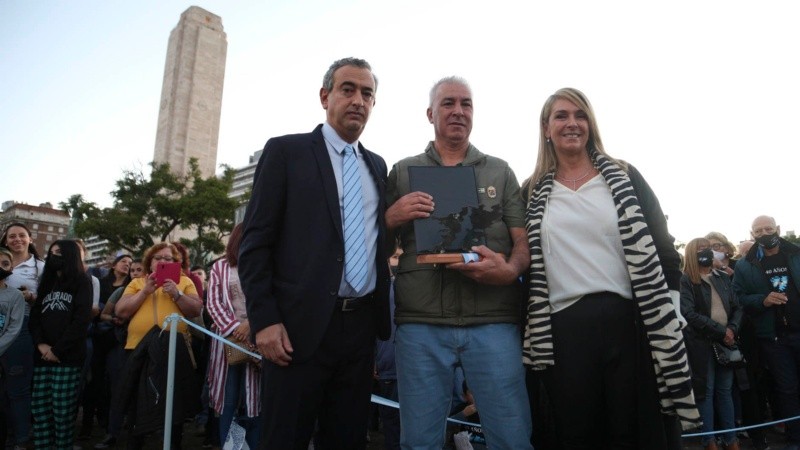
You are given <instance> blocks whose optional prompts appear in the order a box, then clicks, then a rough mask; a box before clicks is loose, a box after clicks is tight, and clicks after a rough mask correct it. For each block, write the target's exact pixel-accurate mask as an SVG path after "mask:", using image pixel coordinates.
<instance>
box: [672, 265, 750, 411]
mask: <svg viewBox="0 0 800 450" xmlns="http://www.w3.org/2000/svg"><path fill="white" fill-rule="evenodd" d="M711 284H713V285H714V289H715V290H716V291H717V293H718V294H719V296H720V298H721V299H722V306H723V308H724V309H725V312H726V313H727V315H728V323H727V325H722V324H720V323H717V322H716V321H714V320H713V319H711V317H710V316H711V285H710V284H708V283H707V282H705V281H703V280H701V282H700V284H699V285H698V284H694V283H692V280H691V279H689V276H688V275H685V274H684V275H683V276H682V277H681V314H683V317H684V318H686V321H687V322H688V323H689V325H688V326H687V327H686V329H685V330H684V336H685V338H686V351H687V353H688V357H689V367H690V368H691V369H692V388H693V389H694V395H695V397H696V398H697V399H702V398H705V391H706V378H707V374H708V361H709V358H710V357H711V354H712V352H713V350H712V349H711V343H712V342H722V340H723V339H724V338H725V333H726V330H727V329H728V328H730V329H731V330H732V331H733V333H734V335H736V336H738V334H739V327H740V325H741V323H742V313H743V310H742V307H741V305H740V304H739V300H738V299H737V297H736V294H735V293H734V292H733V286H732V284H731V279H730V277H729V276H728V275H727V274H726V273H724V272H721V271H718V270H712V271H711Z"/></svg>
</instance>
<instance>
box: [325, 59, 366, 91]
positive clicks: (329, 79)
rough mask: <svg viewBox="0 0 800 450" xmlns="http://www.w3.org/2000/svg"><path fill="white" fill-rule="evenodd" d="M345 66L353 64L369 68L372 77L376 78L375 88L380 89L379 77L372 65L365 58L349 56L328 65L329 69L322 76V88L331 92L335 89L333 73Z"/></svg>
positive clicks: (361, 67)
mask: <svg viewBox="0 0 800 450" xmlns="http://www.w3.org/2000/svg"><path fill="white" fill-rule="evenodd" d="M344 66H353V67H358V68H359V69H367V70H369V72H370V73H371V74H372V79H373V80H375V90H376V91H377V90H378V77H376V76H375V74H374V73H372V66H370V65H369V63H368V62H367V61H365V60H363V59H358V58H353V57H348V58H342V59H339V60H336V61H334V62H333V64H331V66H330V67H328V71H327V72H325V76H323V77H322V88H323V89H325V90H326V91H328V92H330V91H332V90H333V73H334V72H336V71H337V70H339V69H341V68H342V67H344Z"/></svg>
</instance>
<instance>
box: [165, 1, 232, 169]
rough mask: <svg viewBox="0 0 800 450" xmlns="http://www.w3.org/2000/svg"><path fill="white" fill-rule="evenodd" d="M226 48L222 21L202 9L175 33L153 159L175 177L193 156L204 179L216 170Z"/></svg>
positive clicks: (192, 12) (189, 11)
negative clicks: (168, 166) (164, 166)
mask: <svg viewBox="0 0 800 450" xmlns="http://www.w3.org/2000/svg"><path fill="white" fill-rule="evenodd" d="M227 50H228V41H227V38H226V35H225V32H224V31H223V28H222V19H221V18H220V17H219V16H217V15H215V14H212V13H210V12H208V11H206V10H204V9H203V8H199V7H197V6H192V7H190V8H189V9H187V10H186V11H184V12H183V14H181V19H180V21H179V22H178V25H177V26H176V27H175V29H174V30H172V33H171V34H170V37H169V47H168V49H167V62H166V65H165V67H164V84H163V87H162V89H161V106H160V109H159V113H158V131H157V132H156V146H155V152H154V155H153V160H154V161H155V162H157V163H167V164H169V165H170V167H171V168H172V172H174V173H176V174H180V175H183V174H185V173H186V172H187V170H188V167H189V158H192V157H194V158H197V161H198V163H199V166H200V172H201V173H202V174H203V177H205V178H208V177H210V176H212V175H214V173H215V172H216V166H217V144H218V142H219V119H220V111H221V109H222V85H223V80H224V78H225V57H226V54H227Z"/></svg>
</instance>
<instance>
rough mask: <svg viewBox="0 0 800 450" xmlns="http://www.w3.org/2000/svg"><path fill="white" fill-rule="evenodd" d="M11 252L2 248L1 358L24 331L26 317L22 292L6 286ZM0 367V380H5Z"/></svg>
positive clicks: (0, 294)
mask: <svg viewBox="0 0 800 450" xmlns="http://www.w3.org/2000/svg"><path fill="white" fill-rule="evenodd" d="M11 261H12V256H11V252H10V251H8V250H7V249H5V248H0V356H1V355H3V354H4V353H5V352H6V350H8V347H10V346H11V344H12V343H13V342H14V339H16V338H17V335H18V334H19V332H20V330H22V320H23V318H24V317H25V298H24V297H23V296H22V291H20V290H19V289H14V288H11V287H8V285H6V278H8V276H9V275H11ZM2 370H3V369H2V367H0V380H2V379H3V374H2Z"/></svg>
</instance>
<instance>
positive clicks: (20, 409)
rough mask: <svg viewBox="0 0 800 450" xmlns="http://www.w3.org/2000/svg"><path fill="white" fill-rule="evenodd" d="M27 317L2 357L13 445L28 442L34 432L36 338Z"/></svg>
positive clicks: (3, 402) (7, 415)
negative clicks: (33, 387)
mask: <svg viewBox="0 0 800 450" xmlns="http://www.w3.org/2000/svg"><path fill="white" fill-rule="evenodd" d="M28 319H29V317H28V316H25V318H24V319H23V321H22V330H20V332H19V335H18V336H17V338H16V339H15V340H14V343H13V344H11V347H9V348H8V350H6V352H5V353H4V354H3V356H2V357H0V365H2V369H1V370H2V372H3V376H2V377H0V378H2V382H3V388H4V389H2V391H4V396H3V397H4V398H2V399H0V400H2V405H3V406H2V408H5V412H6V417H7V418H8V422H9V424H10V425H11V429H12V430H13V432H14V443H15V444H18V445H23V444H25V443H26V442H28V435H29V434H30V431H31V384H32V383H33V352H34V347H33V338H32V337H31V333H30V331H29V330H28Z"/></svg>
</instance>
